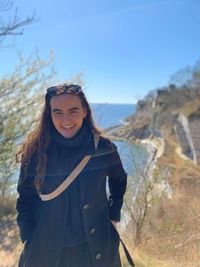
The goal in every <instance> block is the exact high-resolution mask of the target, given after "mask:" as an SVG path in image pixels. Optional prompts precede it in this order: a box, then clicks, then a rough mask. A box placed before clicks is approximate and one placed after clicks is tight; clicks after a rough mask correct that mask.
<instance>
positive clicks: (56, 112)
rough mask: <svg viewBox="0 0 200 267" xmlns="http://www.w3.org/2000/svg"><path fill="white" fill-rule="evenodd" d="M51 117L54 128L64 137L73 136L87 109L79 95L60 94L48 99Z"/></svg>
mask: <svg viewBox="0 0 200 267" xmlns="http://www.w3.org/2000/svg"><path fill="white" fill-rule="evenodd" d="M50 106H51V118H52V121H53V124H54V126H55V128H56V129H57V130H58V132H59V133H60V134H62V135H63V136H64V137H65V138H71V137H73V136H74V135H75V134H76V133H77V132H78V130H79V129H80V128H81V126H82V123H83V119H84V118H85V117H86V115H87V110H86V108H85V107H83V106H82V104H81V100H80V98H79V96H77V95H72V94H60V95H57V96H53V97H52V98H51V100H50Z"/></svg>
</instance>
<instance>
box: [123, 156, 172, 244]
mask: <svg viewBox="0 0 200 267" xmlns="http://www.w3.org/2000/svg"><path fill="white" fill-rule="evenodd" d="M152 152H153V153H152V155H151V158H150V159H149V161H148V164H147V165H146V167H144V165H143V164H139V163H138V162H137V161H136V160H135V157H133V156H131V160H132V163H133V165H134V169H135V172H134V178H135V179H134V181H135V182H134V186H133V183H131V181H129V185H128V189H127V194H126V198H125V201H124V203H125V212H127V213H128V216H130V220H129V226H130V228H131V231H132V234H133V241H134V244H135V246H138V245H139V244H140V243H141V242H142V231H143V227H144V224H145V220H146V217H147V214H148V211H149V208H150V207H151V205H152V202H153V199H154V196H155V194H158V191H157V193H156V188H157V185H158V184H159V183H161V182H162V181H163V180H164V179H166V178H167V176H168V175H169V170H168V169H165V170H162V171H161V170H158V169H156V168H155V165H154V164H155V162H154V160H155V153H156V151H152ZM132 178H133V177H132ZM131 180H133V179H131ZM135 186H136V189H135V191H133V188H135Z"/></svg>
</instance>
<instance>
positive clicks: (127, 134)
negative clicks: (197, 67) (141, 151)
mask: <svg viewBox="0 0 200 267" xmlns="http://www.w3.org/2000/svg"><path fill="white" fill-rule="evenodd" d="M124 121H125V122H126V124H125V125H122V126H117V127H113V128H110V129H108V130H109V134H110V135H111V136H113V137H114V138H117V139H128V140H135V141H136V140H138V139H139V140H142V139H146V138H154V137H158V138H163V139H164V140H166V141H168V139H169V137H171V138H173V136H174V137H175V138H176V143H177V145H178V146H179V147H180V149H181V152H182V153H183V154H184V155H185V156H186V157H188V158H189V159H192V160H193V161H194V162H195V163H196V164H198V165H199V164H200V88H198V89H188V88H182V89H176V88H174V87H173V86H171V87H165V88H163V89H162V90H161V89H160V90H156V91H154V92H152V93H149V95H147V97H146V98H145V99H143V100H140V101H138V103H137V108H136V113H135V114H134V115H132V116H129V117H128V118H126V119H125V120H124Z"/></svg>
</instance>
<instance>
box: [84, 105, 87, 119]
mask: <svg viewBox="0 0 200 267" xmlns="http://www.w3.org/2000/svg"><path fill="white" fill-rule="evenodd" d="M86 116H87V109H86V108H85V107H84V108H83V118H85V117H86Z"/></svg>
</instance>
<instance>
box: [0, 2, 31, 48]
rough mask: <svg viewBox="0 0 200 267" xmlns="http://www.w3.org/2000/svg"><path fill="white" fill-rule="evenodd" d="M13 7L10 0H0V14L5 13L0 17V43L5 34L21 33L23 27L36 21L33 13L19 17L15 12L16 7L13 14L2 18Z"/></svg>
mask: <svg viewBox="0 0 200 267" xmlns="http://www.w3.org/2000/svg"><path fill="white" fill-rule="evenodd" d="M13 9H14V3H13V1H11V0H0V14H1V13H6V15H5V16H2V15H1V17H0V43H2V42H3V41H4V39H5V37H6V36H9V35H22V34H23V31H24V27H25V26H28V25H30V24H32V23H33V22H36V18H35V14H33V15H31V16H27V17H26V18H24V19H20V18H19V17H18V14H17V8H15V11H14V14H13V15H12V18H11V19H8V18H6V19H4V17H8V16H7V14H8V12H9V11H12V10H13Z"/></svg>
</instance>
